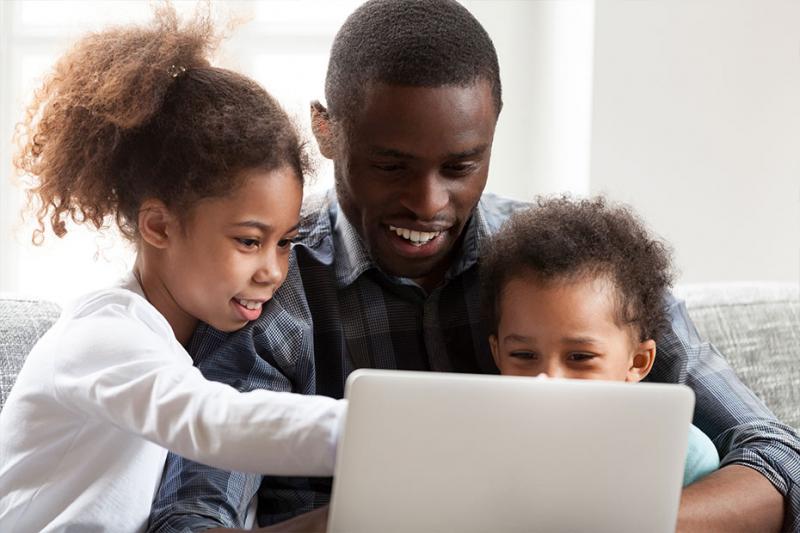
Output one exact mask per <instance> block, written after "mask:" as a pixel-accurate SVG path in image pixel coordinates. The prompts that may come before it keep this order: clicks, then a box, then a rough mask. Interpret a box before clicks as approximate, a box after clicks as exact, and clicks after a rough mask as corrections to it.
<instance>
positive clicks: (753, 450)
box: [149, 193, 800, 532]
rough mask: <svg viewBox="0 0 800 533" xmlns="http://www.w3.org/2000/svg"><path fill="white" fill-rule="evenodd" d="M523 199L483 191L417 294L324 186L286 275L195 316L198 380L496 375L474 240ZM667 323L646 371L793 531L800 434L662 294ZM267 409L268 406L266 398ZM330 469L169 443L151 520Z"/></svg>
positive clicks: (166, 519) (297, 482) (324, 486)
mask: <svg viewBox="0 0 800 533" xmlns="http://www.w3.org/2000/svg"><path fill="white" fill-rule="evenodd" d="M524 206H525V204H523V203H519V202H515V201H511V200H506V199H500V198H498V197H495V196H492V195H488V194H485V195H484V196H483V198H482V199H481V201H480V202H479V204H478V206H477V208H476V209H475V211H474V213H473V215H472V217H471V219H470V221H469V223H468V224H467V226H466V228H465V234H464V239H463V241H462V245H461V247H460V250H459V252H458V254H457V256H456V257H455V259H454V261H453V264H452V266H451V268H450V270H449V271H448V272H447V274H446V277H445V281H444V283H443V284H442V285H440V286H439V287H437V288H436V289H434V290H433V291H431V292H430V293H426V292H425V291H424V290H423V289H421V288H420V287H419V286H417V285H416V284H415V283H414V282H413V281H411V280H408V279H403V278H396V277H392V276H388V275H386V274H384V273H383V272H382V271H381V270H380V269H378V268H377V267H376V265H375V264H374V263H373V262H372V260H371V259H370V257H369V255H368V254H367V252H366V250H365V248H364V246H363V245H362V243H361V241H360V239H359V237H358V235H357V233H356V232H355V230H354V228H353V227H352V226H351V225H350V224H349V223H348V221H347V219H346V218H345V217H344V216H343V215H342V214H341V213H340V212H339V210H338V205H337V204H336V201H335V197H334V196H333V194H332V193H329V194H328V195H327V196H324V197H321V198H317V199H313V200H311V201H309V202H307V203H306V205H305V206H304V215H303V219H302V222H301V230H300V238H299V242H298V244H297V245H296V246H295V248H294V254H293V255H292V260H291V264H290V269H289V275H288V277H287V280H286V282H285V284H284V285H283V286H282V287H281V288H280V289H279V290H278V291H277V292H276V294H275V297H274V298H273V300H272V301H271V302H270V303H269V304H268V305H267V307H266V308H265V310H264V312H263V313H262V315H261V317H260V318H259V319H258V320H256V321H255V322H253V323H251V324H249V325H248V326H247V327H245V328H244V329H242V330H239V331H237V332H235V333H230V334H225V333H221V332H218V331H215V330H213V329H211V328H210V327H208V326H201V327H200V328H199V329H198V330H197V332H196V333H195V335H194V337H193V339H192V342H191V345H190V352H191V353H192V355H193V357H194V359H195V363H196V364H197V366H198V367H199V368H200V370H201V371H202V372H203V373H204V374H205V375H206V376H207V377H208V378H209V379H214V380H218V381H222V382H225V383H228V384H230V385H232V386H234V387H236V388H238V389H239V390H243V391H246V390H252V389H257V388H266V389H272V390H278V391H294V392H299V393H303V394H325V395H329V396H333V397H335V398H341V397H342V395H343V393H344V382H345V379H346V377H347V375H348V374H349V373H350V372H352V371H353V370H354V369H356V368H362V367H372V368H390V369H394V368H397V369H406V370H437V371H452V372H476V373H496V372H497V369H496V368H495V366H494V364H493V362H492V360H491V355H490V352H489V346H488V341H487V337H488V335H487V331H486V329H485V323H484V321H483V320H482V319H481V313H480V309H481V307H480V302H479V285H480V283H479V273H478V270H479V257H480V255H481V254H480V252H481V248H482V246H484V245H485V244H486V243H487V242H488V240H489V239H490V238H491V236H492V234H494V233H495V232H496V231H497V229H498V228H499V226H500V225H501V224H502V223H503V221H505V219H506V218H507V217H508V216H509V215H510V213H511V212H512V211H513V210H515V209H519V208H521V207H524ZM667 305H668V306H669V309H670V314H671V319H672V327H671V330H670V331H669V332H668V333H667V334H665V335H664V336H663V338H660V339H658V342H657V344H658V357H657V358H656V363H655V367H654V369H653V371H652V373H651V375H650V378H649V379H650V380H652V381H666V382H672V383H685V384H687V385H689V386H690V387H691V388H692V389H694V392H695V394H696V396H697V404H696V405H697V407H696V410H695V417H694V423H695V425H697V426H698V427H699V428H700V429H701V430H703V431H704V432H705V433H706V434H707V435H708V436H709V437H710V438H711V439H712V440H713V441H714V444H715V445H716V446H717V448H718V450H719V451H720V457H721V459H722V461H721V464H722V466H725V465H728V464H733V463H737V464H743V465H746V466H749V467H751V468H754V469H756V470H758V471H759V472H761V473H762V474H763V475H765V476H766V477H767V478H768V479H769V480H770V481H771V482H772V483H773V485H774V486H775V487H776V488H777V489H778V490H779V491H780V492H781V493H782V494H784V495H785V496H786V497H787V500H786V502H787V520H786V524H785V528H784V529H785V531H800V438H798V436H797V434H796V433H795V432H794V431H793V430H792V429H791V428H790V427H788V426H786V425H784V424H781V423H780V422H778V421H777V420H776V419H775V417H774V416H773V415H772V413H770V411H769V410H768V409H767V408H766V407H765V406H764V405H763V403H762V402H761V401H760V400H759V399H758V398H757V397H756V396H755V395H754V394H753V393H752V392H751V391H750V390H749V389H747V387H745V386H744V385H743V384H742V383H741V382H740V381H739V379H738V378H737V377H736V375H735V374H734V372H733V371H732V370H731V368H730V367H729V366H728V364H727V363H726V362H725V360H724V358H723V357H722V356H721V355H720V354H719V353H718V352H717V350H716V349H715V348H714V347H713V346H711V345H710V344H708V343H706V342H703V340H702V339H701V338H700V337H699V335H698V333H697V331H696V329H695V328H694V326H693V324H692V323H691V321H690V319H689V317H688V315H687V313H686V309H685V307H684V306H683V304H682V303H681V302H678V301H676V300H675V299H674V298H672V296H668V297H667ZM264 408H265V409H268V408H269V406H264ZM330 489H331V479H330V478H312V479H308V478H276V477H261V476H256V475H252V474H243V473H240V472H225V471H221V470H217V469H213V468H209V467H206V466H203V465H200V464H197V463H194V462H192V461H188V460H186V459H183V458H182V457H179V456H176V455H173V454H170V455H169V457H168V459H167V465H166V468H165V471H164V477H163V480H162V484H161V488H160V489H159V492H158V494H157V496H156V499H155V501H154V503H153V509H152V514H151V523H150V528H149V530H150V531H158V532H176V531H181V532H183V531H198V530H202V529H205V528H212V527H237V528H238V527H243V521H244V517H245V514H246V510H247V508H248V504H249V503H250V501H251V500H252V499H253V497H254V496H256V495H257V499H258V511H257V523H258V525H261V526H265V525H270V524H273V523H276V522H280V521H283V520H286V519H288V518H290V517H292V516H294V515H296V514H300V513H303V512H306V511H310V510H311V509H313V508H316V507H319V506H321V505H324V504H326V503H328V501H329V498H330Z"/></svg>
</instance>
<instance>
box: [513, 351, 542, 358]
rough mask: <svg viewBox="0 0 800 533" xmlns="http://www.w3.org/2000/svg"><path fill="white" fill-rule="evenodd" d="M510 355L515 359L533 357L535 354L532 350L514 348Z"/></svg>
mask: <svg viewBox="0 0 800 533" xmlns="http://www.w3.org/2000/svg"><path fill="white" fill-rule="evenodd" d="M509 355H510V356H511V357H514V358H516V359H533V358H534V357H536V354H535V353H533V352H527V351H525V350H516V351H513V352H511V353H510V354H509Z"/></svg>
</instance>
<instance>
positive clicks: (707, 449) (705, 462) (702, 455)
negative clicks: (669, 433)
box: [683, 424, 719, 487]
mask: <svg viewBox="0 0 800 533" xmlns="http://www.w3.org/2000/svg"><path fill="white" fill-rule="evenodd" d="M718 468H719V454H718V453H717V449H716V448H715V447H714V443H713V442H711V439H709V438H708V436H707V435H706V434H705V433H703V432H702V431H700V429H698V427H697V426H695V425H693V424H692V425H690V426H689V444H688V446H687V448H686V465H685V467H684V470H683V486H684V487H685V486H686V485H690V484H692V483H694V482H695V481H697V480H698V479H701V478H704V477H705V476H707V475H708V474H710V473H711V472H713V471H714V470H716V469H718Z"/></svg>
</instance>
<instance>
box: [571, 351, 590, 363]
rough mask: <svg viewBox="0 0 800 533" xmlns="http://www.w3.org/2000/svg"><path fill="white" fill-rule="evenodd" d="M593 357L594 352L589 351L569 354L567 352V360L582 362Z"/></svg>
mask: <svg viewBox="0 0 800 533" xmlns="http://www.w3.org/2000/svg"><path fill="white" fill-rule="evenodd" d="M594 358H595V356H594V354H590V353H571V354H569V360H570V361H576V362H579V363H582V362H585V361H591V360H592V359H594Z"/></svg>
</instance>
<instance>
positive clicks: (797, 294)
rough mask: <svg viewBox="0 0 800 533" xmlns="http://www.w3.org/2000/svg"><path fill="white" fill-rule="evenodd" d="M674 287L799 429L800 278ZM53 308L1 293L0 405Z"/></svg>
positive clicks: (708, 335) (747, 377) (744, 375)
mask: <svg viewBox="0 0 800 533" xmlns="http://www.w3.org/2000/svg"><path fill="white" fill-rule="evenodd" d="M675 294H676V295H677V296H678V297H679V298H682V299H684V300H685V301H686V305H687V307H688V309H689V314H690V315H691V316H692V319H693V320H694V323H695V325H696V326H697V329H698V330H699V332H700V334H701V335H702V336H703V338H705V339H706V340H707V341H709V342H711V343H713V344H714V345H715V346H716V347H717V348H718V349H719V350H720V352H722V353H723V354H724V355H725V357H726V358H727V359H728V361H729V362H730V364H731V365H732V366H733V368H734V369H735V370H736V372H737V373H738V374H739V376H740V377H741V379H742V381H744V382H745V383H746V384H747V385H748V386H749V387H750V388H751V389H752V390H753V391H754V392H755V393H756V394H757V395H758V396H759V397H760V398H761V399H762V400H764V402H765V403H766V404H767V405H768V406H769V407H770V408H771V409H772V411H773V412H774V413H775V414H776V415H777V416H778V418H779V419H780V420H781V421H783V422H785V423H787V424H789V425H790V426H792V427H794V428H797V429H798V430H800V285H798V284H787V283H719V284H702V285H685V286H681V287H678V288H676V290H675ZM58 314H59V307H58V306H57V305H56V304H53V303H51V302H45V301H38V300H32V299H24V298H14V297H5V298H0V408H2V406H3V404H4V403H5V399H6V397H7V396H8V393H9V391H10V390H11V386H12V385H13V383H14V380H15V379H16V376H17V373H18V372H19V369H20V368H21V367H22V364H23V362H24V360H25V356H26V355H27V354H28V352H29V351H30V349H31V348H32V347H33V345H34V344H35V343H36V340H37V339H38V338H39V337H40V336H41V335H43V334H44V332H45V331H47V329H48V328H49V327H50V326H51V325H52V324H53V322H55V320H56V319H57V318H58ZM100 355H101V354H98V356H100Z"/></svg>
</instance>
